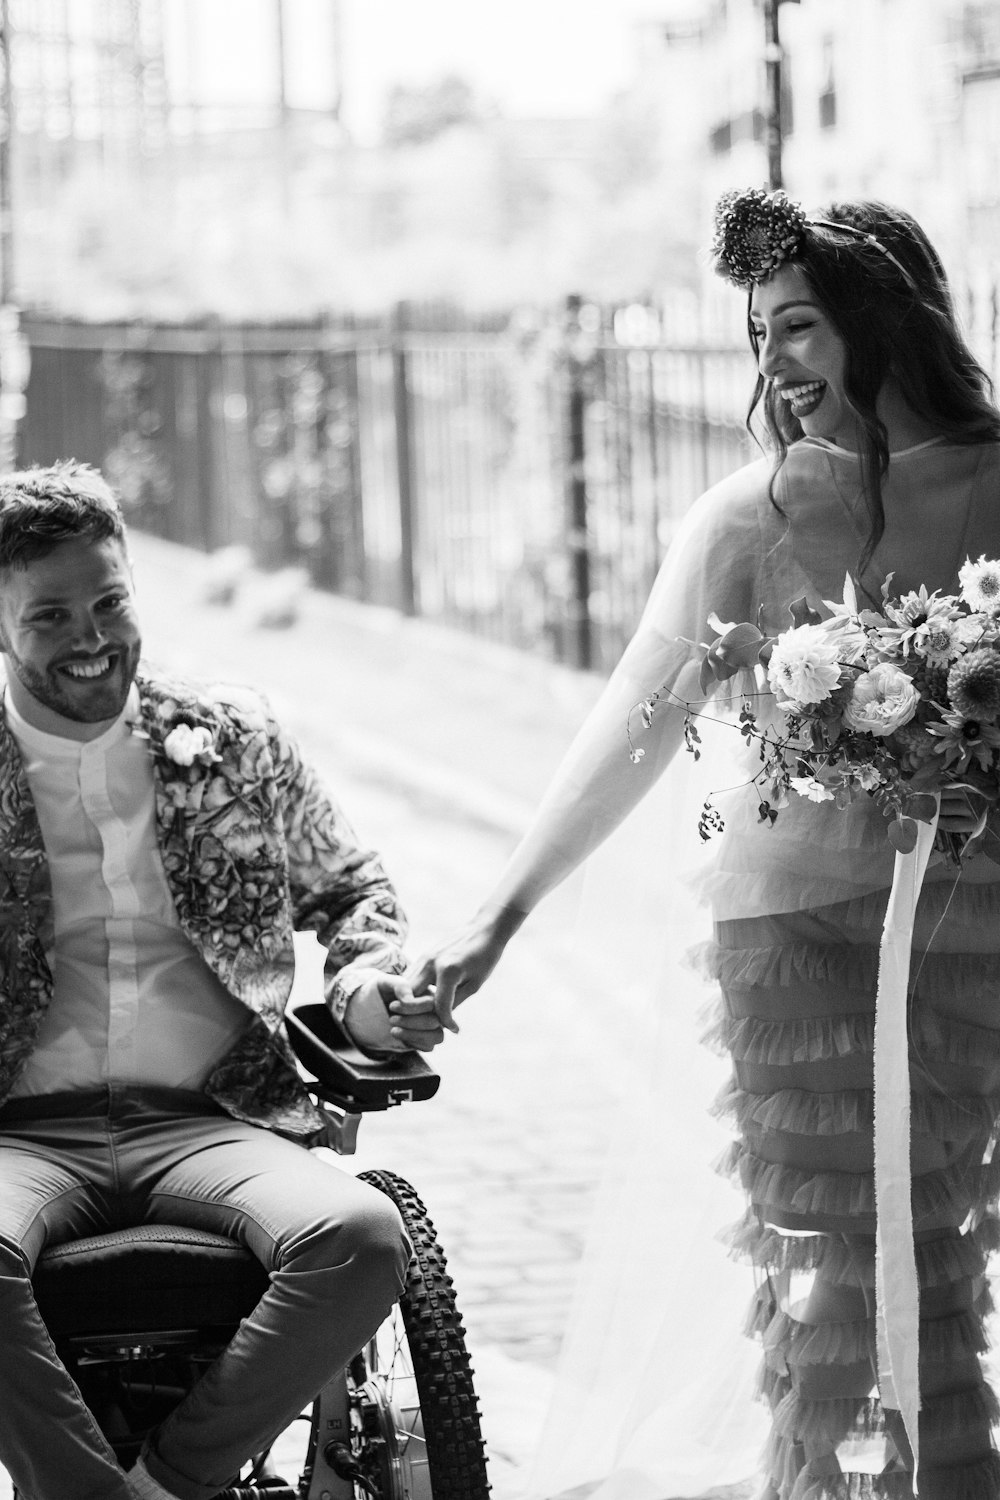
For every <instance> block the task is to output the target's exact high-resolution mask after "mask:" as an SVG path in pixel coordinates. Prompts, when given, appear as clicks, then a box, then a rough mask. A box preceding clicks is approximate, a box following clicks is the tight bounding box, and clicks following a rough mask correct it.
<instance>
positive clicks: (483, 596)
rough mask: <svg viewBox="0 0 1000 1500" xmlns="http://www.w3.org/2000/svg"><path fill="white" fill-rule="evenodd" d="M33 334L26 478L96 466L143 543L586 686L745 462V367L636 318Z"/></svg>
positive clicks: (743, 355)
mask: <svg viewBox="0 0 1000 1500" xmlns="http://www.w3.org/2000/svg"><path fill="white" fill-rule="evenodd" d="M23 326H24V331H25V334H26V336H27V339H28V342H29V345H30V349H31V373H30V380H29V383H28V390H27V414H26V417H25V419H24V421H23V423H22V426H21V432H20V437H19V455H18V456H19V460H20V461H21V462H32V463H36V462H37V463H48V462H51V461H52V460H54V459H55V458H58V457H69V456H72V457H75V458H78V459H81V460H86V461H89V462H91V463H94V464H96V465H98V466H99V467H100V468H101V469H102V470H103V471H104V473H105V474H106V475H107V476H108V478H109V479H110V480H111V481H112V482H113V483H114V484H115V485H116V486H117V488H118V490H119V492H120V494H121V495H122V498H123V501H124V503H125V505H126V507H127V510H128V512H129V515H130V519H131V523H132V524H133V525H134V526H137V527H140V528H144V529H147V530H150V531H153V532H155V533H157V534H159V535H162V536H165V537H167V538H170V539H172V540H175V541H178V542H183V543H186V544H189V545H193V546H195V547H199V548H202V549H206V550H210V549H214V548H216V547H220V546H223V545H225V544H229V543H233V542H241V543H246V544H248V545H249V546H250V547H251V548H252V549H253V551H254V553H255V555H256V557H257V559H258V561H259V562H260V563H261V564H262V565H264V566H267V567H277V566H282V565H287V564H290V563H298V564H304V565H305V566H307V567H308V569H309V572H310V574H311V576H312V578H313V579H314V581H315V582H316V584H317V585H319V586H320V587H323V588H327V589H332V590H336V591H338V592H341V593H343V594H346V595H348V596H350V597H353V598H357V599H361V600H366V601H371V602H375V603H380V604H389V605H392V606H395V607H398V608H400V609H401V610H403V611H405V612H408V613H417V614H421V615H424V616H427V617H429V618H431V619H434V620H439V621H441V622H442V623H446V624H449V625H454V626H458V627H460V628H463V629H466V630H470V631H474V632H477V633H479V634H482V635H484V636H488V637H490V638H492V639H494V640H499V641H503V642H506V643H508V644H511V645H515V646H518V647H523V648H526V649H529V650H533V651H538V652H544V653H545V654H547V655H549V656H552V657H555V658H557V659H559V660H563V661H567V662H570V663H573V664H575V665H579V666H584V667H596V668H599V669H603V668H605V667H607V666H608V665H610V663H611V662H612V661H613V660H614V659H615V657H616V656H617V654H618V652H619V650H620V648H621V646H622V644H623V642H624V641H625V639H626V638H627V636H628V634H629V633H630V632H631V629H632V627H633V626H634V624H635V621H636V619H637V617H638V613H639V610H640V608H641V605H642V602H643V600H644V599H645V596H646V593H647V592H648V588H649V585H650V582H651V580H652V577H653V574H654V572H655V570H656V567H657V564H658V561H659V558H660V557H661V555H662V553H663V550H664V547H665V545H666V543H667V542H668V540H669V538H670V535H671V534H672V531H673V529H674V526H675V525H676V522H677V520H678V518H679V517H680V516H681V515H682V514H683V512H684V511H685V510H686V508H687V507H688V505H689V504H690V502H691V501H692V499H694V497H695V496H696V495H697V494H698V493H699V492H700V491H701V490H703V489H704V488H705V487H706V486H707V485H708V484H710V483H712V482H713V481H714V480H715V479H717V478H719V477H721V476H722V475H723V474H725V473H726V472H728V471H729V470H731V469H732V468H734V467H736V466H737V465H738V464H739V463H741V462H743V461H745V459H746V457H747V456H748V454H749V451H750V444H749V441H748V439H747V436H746V432H745V430H744V427H743V417H744V413H745V407H746V398H747V395H748V392H749V389H750V384H751V380H752V365H751V363H750V358H749V355H748V354H747V352H746V350H745V349H739V348H737V347H735V345H734V341H733V340H732V338H731V337H730V338H729V339H728V340H725V339H724V340H722V341H721V342H720V341H719V340H718V339H715V340H713V339H712V338H709V337H704V336H702V335H699V336H698V337H697V338H695V337H693V336H692V334H691V331H690V330H687V332H686V333H685V334H684V336H683V337H681V336H680V335H679V333H678V330H677V329H672V328H671V327H670V326H669V325H666V324H665V320H664V318H663V317H662V315H661V314H659V313H657V312H655V311H654V310H652V309H649V308H643V307H639V306H637V307H633V308H628V309H617V310H607V309H601V308H598V307H596V306H594V305H592V304H588V303H586V302H583V301H581V300H580V299H571V300H570V301H569V303H568V304H567V306H566V307H565V308H562V309H559V310H558V312H557V313H554V314H546V313H539V312H537V311H524V310H521V311H518V312H516V313H515V314H513V315H511V316H510V317H505V318H502V319H500V318H496V319H493V320H489V321H476V320H474V319H471V318H467V317H462V316H461V315H459V314H458V313H456V312H455V311H453V310H449V309H445V308H426V307H420V308H415V307H412V306H405V305H404V306H399V307H397V308H395V309H394V310H393V314H392V316H391V317H390V318H388V319H386V320H384V321H380V322H376V321H371V322H367V323H365V322H359V321H350V320H333V319H326V320H321V321H314V322H309V323H302V324H296V325H290V324H285V325H280V326H279V325H267V326H262V325H261V326H247V325H241V326H233V325H228V324H223V323H220V322H214V321H202V322H198V323H186V324H177V325H172V326H164V325H155V326H153V325H146V324H121V325H95V324H86V323H81V322H68V321H66V320H55V319H50V318H45V317H42V316H40V315H27V316H26V317H25V318H24V320H23Z"/></svg>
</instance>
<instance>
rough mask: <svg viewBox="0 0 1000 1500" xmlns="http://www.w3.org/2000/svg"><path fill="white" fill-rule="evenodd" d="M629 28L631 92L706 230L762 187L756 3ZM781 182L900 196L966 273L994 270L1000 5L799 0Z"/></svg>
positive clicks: (705, 2)
mask: <svg viewBox="0 0 1000 1500" xmlns="http://www.w3.org/2000/svg"><path fill="white" fill-rule="evenodd" d="M658 10H659V14H658V15H657V17H656V19H651V20H649V21H647V22H644V23H642V24H641V25H640V26H639V27H637V30H636V69H635V88H636V89H637V90H638V91H641V92H642V93H643V94H644V95H645V96H647V97H648V98H650V99H656V100H658V101H659V107H660V113H661V119H662V132H663V149H664V154H665V157H666V158H667V160H668V163H669V171H670V173H671V175H672V177H673V178H674V180H675V181H676V182H677V183H678V185H679V188H683V190H684V191H685V193H687V192H689V191H690V187H691V184H696V185H697V187H698V190H699V193H700V197H701V216H702V221H703V222H707V215H708V213H709V211H710V207H711V204H712V202H714V200H715V198H716V197H717V195H718V194H719V193H720V192H722V191H724V190H726V189H727V188H732V187H737V186H747V185H757V184H762V183H763V182H764V181H765V179H766V173H767V166H766V154H765V149H764V139H763V137H764V117H763V105H764V101H765V97H766V96H765V89H766V83H765V59H764V41H765V34H764V15H763V6H762V4H761V0H662V3H661V5H660V6H659V8H658ZM779 16H780V27H781V39H782V45H783V51H784V57H783V84H784V88H783V99H782V115H783V126H784V178H785V185H786V187H787V188H788V190H789V191H790V192H791V193H792V195H793V196H795V197H797V198H800V199H802V200H803V201H804V202H805V203H806V204H807V205H818V204H821V203H824V202H829V201H830V200H831V199H834V198H836V197H838V196H858V195H870V196H877V197H880V198H884V199H887V200H888V201H890V202H893V201H895V202H898V203H899V204H901V205H902V206H905V207H907V208H909V209H910V210H911V211H912V212H914V213H915V214H916V215H917V217H918V218H919V219H920V220H921V221H922V222H923V223H924V224H925V225H926V227H927V228H928V230H929V232H930V233H931V235H932V237H933V238H934V239H935V241H936V242H937V243H938V244H939V245H940V246H941V248H942V250H943V253H944V254H945V257H946V259H947V260H948V262H949V265H950V266H951V267H952V268H953V269H954V270H955V271H959V270H960V271H961V272H962V274H963V275H968V277H969V278H970V279H975V278H976V277H977V276H978V275H980V274H987V273H988V274H990V275H992V276H994V277H995V275H996V272H997V269H998V265H1000V233H998V231H1000V5H998V4H997V0H850V4H844V3H843V0H795V3H782V4H781V6H780V11H779Z"/></svg>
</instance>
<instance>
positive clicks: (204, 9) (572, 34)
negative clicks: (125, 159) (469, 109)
mask: <svg viewBox="0 0 1000 1500" xmlns="http://www.w3.org/2000/svg"><path fill="white" fill-rule="evenodd" d="M678 3H679V0H502V3H497V0H492V3H489V4H487V3H484V0H340V16H341V25H340V29H341V36H342V66H343V83H344V111H345V120H346V123H347V124H348V126H349V128H350V129H351V130H352V132H353V133H354V134H355V135H357V136H358V137H359V138H361V139H371V138H373V137H374V135H375V133H376V129H377V124H378V121H379V118H380V115H381V108H382V100H383V98H384V96H385V92H386V90H387V88H389V87H390V86H391V85H392V84H393V83H395V82H399V81H402V82H408V83H421V82H433V81H435V80H437V79H438V78H440V77H441V76H442V74H445V73H448V72H456V73H460V74H461V75H462V76H463V77H465V78H467V79H468V80H469V81H470V82H471V83H472V84H473V85H474V86H476V87H477V89H479V90H480V91H481V92H482V93H483V94H485V95H487V96H489V97H491V98H493V99H495V100H496V101H497V102H498V103H499V104H500V106H501V107H502V109H503V110H504V111H505V113H509V114H520V115H531V114H545V115H560V114H570V115H571V114H583V113H588V112H590V111H592V110H593V109H595V108H597V107H599V106H600V105H601V104H602V103H603V102H604V101H605V100H606V99H607V98H608V96H609V95H610V94H612V93H613V92H614V91H615V90H616V89H618V88H620V87H622V85H623V84H624V83H625V81H626V80H627V78H628V76H629V73H630V67H631V59H632V57H633V55H634V48H635V40H634V34H633V27H632V24H631V23H632V22H633V21H634V20H635V19H637V18H641V17H645V18H650V17H655V16H662V15H664V14H667V13H670V12H671V11H673V10H676V8H677V5H678ZM688 3H689V4H690V0H688ZM165 9H166V17H167V42H168V47H169V54H168V65H169V66H170V68H171V72H172V74H173V77H174V78H175V79H177V78H178V77H187V78H190V79H191V80H192V86H193V88H194V90H195V92H196V93H197V94H199V95H200V96H201V97H202V98H203V99H204V100H205V101H206V102H208V101H217V102H219V103H222V102H230V103H232V102H237V101H243V100H245V101H250V100H259V99H260V98H261V97H262V95H265V94H266V93H268V92H270V90H271V89H272V88H273V86H274V76H275V72H274V69H275V57H276V27H275V20H274V16H275V3H274V0H170V3H169V4H168V5H167V6H166V8H165ZM284 9H285V18H286V19H285V27H286V49H287V59H288V73H289V78H290V88H289V97H290V100H291V102H292V103H293V104H295V103H301V104H326V103H328V102H329V98H330V94H331V92H332V88H333V84H332V80H333V78H334V76H335V69H334V64H333V58H334V53H335V27H334V24H333V15H334V0H285V7H284Z"/></svg>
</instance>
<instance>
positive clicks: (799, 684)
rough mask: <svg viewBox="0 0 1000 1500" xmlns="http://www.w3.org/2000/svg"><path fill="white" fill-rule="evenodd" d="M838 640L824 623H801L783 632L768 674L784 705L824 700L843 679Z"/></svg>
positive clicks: (782, 705) (778, 640)
mask: <svg viewBox="0 0 1000 1500" xmlns="http://www.w3.org/2000/svg"><path fill="white" fill-rule="evenodd" d="M840 671H841V667H840V661H839V656H838V648H837V643H836V641H834V640H832V639H831V637H830V632H829V631H828V630H824V629H823V627H822V626H820V625H799V626H798V627H797V628H796V629H795V630H786V631H785V632H784V634H783V635H779V636H778V639H777V640H776V641H775V643H774V649H773V651H772V652H771V659H770V661H769V662H768V664H767V677H768V681H769V682H770V684H771V688H772V690H773V692H774V695H775V697H776V698H777V700H778V702H779V704H780V705H781V707H782V708H788V707H792V708H795V707H808V706H809V705H810V704H813V703H823V702H824V701H825V700H826V699H827V698H829V696H830V694H831V693H832V692H833V690H834V688H835V687H837V686H838V685H839V683H840Z"/></svg>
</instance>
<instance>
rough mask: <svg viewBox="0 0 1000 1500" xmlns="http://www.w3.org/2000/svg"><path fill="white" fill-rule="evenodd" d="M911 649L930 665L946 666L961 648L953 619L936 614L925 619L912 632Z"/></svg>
mask: <svg viewBox="0 0 1000 1500" xmlns="http://www.w3.org/2000/svg"><path fill="white" fill-rule="evenodd" d="M913 649H914V651H915V652H916V653H917V655H918V656H922V657H923V658H924V661H926V662H927V664H928V665H929V666H931V667H946V666H947V665H948V663H949V662H952V661H954V659H955V657H956V656H957V655H958V654H959V652H960V651H961V650H962V642H961V638H960V636H959V633H958V626H957V624H956V622H955V621H954V620H949V619H947V618H945V617H943V616H937V617H936V618H932V619H930V620H925V621H924V623H923V624H922V625H918V626H917V628H916V630H915V631H914V632H913Z"/></svg>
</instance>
